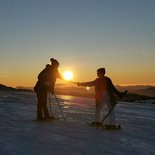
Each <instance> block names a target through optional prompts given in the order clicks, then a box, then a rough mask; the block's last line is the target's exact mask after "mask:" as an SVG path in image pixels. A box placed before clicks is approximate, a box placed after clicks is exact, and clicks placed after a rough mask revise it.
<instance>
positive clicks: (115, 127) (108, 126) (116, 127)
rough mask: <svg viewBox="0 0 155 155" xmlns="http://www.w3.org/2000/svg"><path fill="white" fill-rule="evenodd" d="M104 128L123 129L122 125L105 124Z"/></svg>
mask: <svg viewBox="0 0 155 155" xmlns="http://www.w3.org/2000/svg"><path fill="white" fill-rule="evenodd" d="M102 129H105V130H120V129H122V127H121V126H120V125H107V124H105V125H103V126H102Z"/></svg>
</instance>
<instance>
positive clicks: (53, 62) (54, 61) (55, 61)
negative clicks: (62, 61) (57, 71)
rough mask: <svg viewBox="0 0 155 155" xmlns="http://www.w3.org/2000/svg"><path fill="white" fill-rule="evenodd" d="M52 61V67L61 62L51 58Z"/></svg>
mask: <svg viewBox="0 0 155 155" xmlns="http://www.w3.org/2000/svg"><path fill="white" fill-rule="evenodd" d="M50 61H51V63H52V65H59V62H58V61H57V60H56V59H54V58H51V59H50Z"/></svg>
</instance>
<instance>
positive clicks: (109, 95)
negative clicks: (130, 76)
mask: <svg viewBox="0 0 155 155" xmlns="http://www.w3.org/2000/svg"><path fill="white" fill-rule="evenodd" d="M97 76H98V78H96V79H95V80H94V81H90V82H82V83H81V82H77V85H78V86H95V101H96V108H95V122H92V125H97V126H101V125H102V119H103V116H104V111H105V109H106V108H107V109H108V111H110V109H111V108H112V106H113V105H114V104H116V97H115V96H118V97H120V98H121V97H122V96H123V95H124V93H125V92H123V93H121V92H119V91H118V90H117V89H116V88H115V86H114V85H113V83H112V81H111V79H110V78H109V77H107V76H105V68H99V69H98V70H97ZM106 125H107V126H109V127H115V126H116V124H115V111H114V109H113V111H112V112H111V113H110V114H109V121H108V122H107V124H106Z"/></svg>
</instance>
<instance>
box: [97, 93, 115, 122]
mask: <svg viewBox="0 0 155 155" xmlns="http://www.w3.org/2000/svg"><path fill="white" fill-rule="evenodd" d="M111 108H112V103H111V102H110V96H109V93H108V92H104V93H103V94H102V100H101V101H100V102H99V103H97V104H96V109H95V122H101V121H102V119H103V117H104V116H105V115H106V114H107V112H108V111H110V109H111ZM105 123H106V124H108V125H115V110H114V109H113V110H112V111H111V113H110V114H109V116H108V117H107V118H106V120H105Z"/></svg>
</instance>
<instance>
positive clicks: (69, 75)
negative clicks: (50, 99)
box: [63, 71, 73, 81]
mask: <svg viewBox="0 0 155 155" xmlns="http://www.w3.org/2000/svg"><path fill="white" fill-rule="evenodd" d="M63 77H64V79H65V80H67V81H69V80H72V79H73V72H72V71H65V72H64V73H63Z"/></svg>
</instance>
